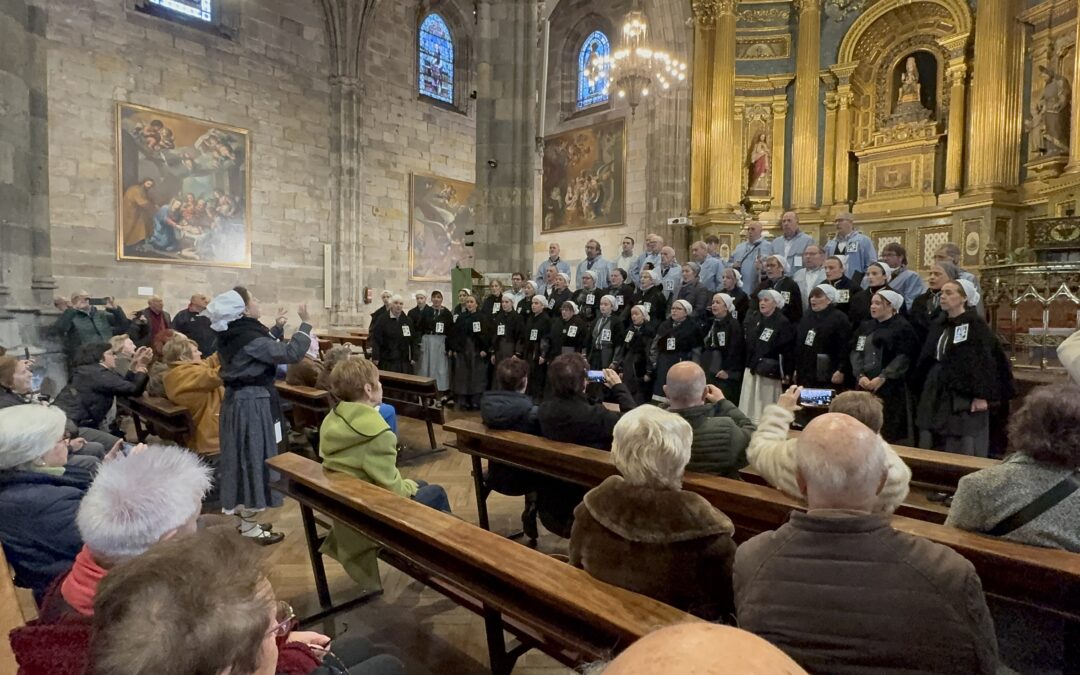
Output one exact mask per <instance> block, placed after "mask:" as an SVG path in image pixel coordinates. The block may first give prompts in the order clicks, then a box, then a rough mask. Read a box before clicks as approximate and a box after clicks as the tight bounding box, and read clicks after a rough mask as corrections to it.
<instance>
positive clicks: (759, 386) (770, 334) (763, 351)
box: [739, 288, 796, 424]
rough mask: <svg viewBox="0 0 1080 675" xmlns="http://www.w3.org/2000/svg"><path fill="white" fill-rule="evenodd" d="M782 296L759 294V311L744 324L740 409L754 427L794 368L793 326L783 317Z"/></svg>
mask: <svg viewBox="0 0 1080 675" xmlns="http://www.w3.org/2000/svg"><path fill="white" fill-rule="evenodd" d="M784 302H785V301H784V296H783V295H781V294H780V292H779V291H777V290H774V289H771V288H770V289H766V290H763V291H761V293H760V294H759V298H758V311H757V312H753V313H751V315H750V316H749V317H747V319H746V321H745V322H743V328H744V329H745V330H746V355H747V358H746V370H745V371H743V385H742V391H741V392H740V393H739V409H740V410H742V411H743V412H744V413H746V416H747V417H749V418H750V419H752V420H754V423H755V424H757V422H758V420H759V419H761V413H762V411H763V410H764V409H765V406H767V405H769V404H770V403H772V402H773V401H775V400H776V399H777V398H779V396H780V392H782V391H783V389H784V384H785V382H786V381H789V380H790V379H791V376H792V372H793V370H794V368H795V338H796V333H795V326H793V325H791V322H790V321H788V320H787V317H785V316H784V314H783V309H784Z"/></svg>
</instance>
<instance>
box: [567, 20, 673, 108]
mask: <svg viewBox="0 0 1080 675" xmlns="http://www.w3.org/2000/svg"><path fill="white" fill-rule="evenodd" d="M648 38H649V24H648V21H647V20H646V19H645V12H643V11H642V10H640V9H638V8H636V7H635V8H634V9H632V10H630V12H629V13H627V15H626V19H625V20H624V21H623V26H622V44H620V45H619V47H618V49H616V50H615V51H613V52H612V53H611V55H610V56H601V55H599V54H597V55H596V56H594V57H593V59H592V61H591V62H590V63H589V64H588V66H587V67H586V69H585V77H586V78H587V79H588V81H589V84H590V85H591V86H594V87H595V86H596V84H597V83H598V82H606V83H607V88H605V89H604V93H605V94H608V93H609V91H610V89H611V88H614V90H615V92H616V94H617V95H618V97H619V98H620V99H626V101H627V102H628V103H629V104H630V114H631V115H633V114H634V113H635V111H636V110H637V107H638V105H639V104H640V103H641V101H642V99H644V98H647V97H648V96H650V95H651V94H652V95H655V94H663V93H665V92H667V91H669V90H670V89H671V88H672V87H673V86H678V85H680V84H681V83H682V82H685V81H686V64H685V63H683V62H682V61H680V60H678V59H676V58H674V57H673V56H671V55H670V54H668V53H667V52H665V51H662V50H659V49H653V48H652V47H651V46H650V45H649V39H648Z"/></svg>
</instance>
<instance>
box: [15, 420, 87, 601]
mask: <svg viewBox="0 0 1080 675" xmlns="http://www.w3.org/2000/svg"><path fill="white" fill-rule="evenodd" d="M66 421H67V420H66V418H65V417H64V413H63V412H61V411H60V410H59V409H57V408H53V407H47V406H42V405H17V406H11V407H10V408H4V409H3V410H0V544H3V546H4V554H5V555H6V556H7V561H8V563H9V564H10V565H11V567H12V569H14V570H15V584H16V585H18V586H22V587H23V588H29V589H31V590H33V591H34V596H35V597H36V598H39V599H40V597H41V595H42V593H43V592H44V591H45V589H46V588H47V587H48V585H49V584H50V583H51V582H52V580H53V579H55V578H56V576H57V575H59V574H60V573H61V572H63V571H64V570H66V569H67V568H68V567H70V566H71V563H72V561H74V560H75V556H76V555H77V554H78V552H79V549H80V548H82V539H81V538H80V537H79V531H78V529H77V528H76V527H75V514H76V513H77V512H78V509H79V502H81V501H82V498H83V495H85V494H86V490H87V489H88V488H89V487H90V482H91V480H92V479H93V475H92V474H91V473H90V471H89V470H88V469H85V468H83V467H80V466H76V465H68V464H67V461H68V442H67V440H66V438H65V433H64V426H65V423H66Z"/></svg>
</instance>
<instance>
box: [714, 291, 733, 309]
mask: <svg viewBox="0 0 1080 675" xmlns="http://www.w3.org/2000/svg"><path fill="white" fill-rule="evenodd" d="M717 295H719V296H720V300H722V301H723V303H724V304H725V305H727V311H728V314H731V313H732V312H734V311H735V298H733V297H731V296H730V295H728V294H727V293H717Z"/></svg>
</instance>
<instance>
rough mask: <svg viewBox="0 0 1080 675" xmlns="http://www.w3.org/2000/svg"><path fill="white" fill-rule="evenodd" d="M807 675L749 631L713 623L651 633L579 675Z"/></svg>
mask: <svg viewBox="0 0 1080 675" xmlns="http://www.w3.org/2000/svg"><path fill="white" fill-rule="evenodd" d="M656 673H693V675H728V674H729V673H743V674H745V675H806V671H805V670H803V669H802V668H800V667H799V665H798V664H797V663H795V662H794V661H792V660H791V659H790V658H789V657H788V656H787V655H786V654H784V653H783V652H782V651H780V650H779V649H777V648H776V647H774V646H772V645H771V644H769V643H768V642H766V641H765V640H762V639H761V638H759V637H758V636H756V635H754V634H753V633H749V632H747V631H745V630H742V629H739V628H733V627H731V626H724V625H722V624H715V623H705V622H700V623H684V624H677V625H674V626H667V627H666V628H661V629H659V630H656V631H653V632H652V633H649V634H648V635H646V636H645V637H643V638H641V639H640V640H638V641H637V642H635V643H634V644H632V645H630V647H629V648H628V649H627V650H626V651H624V652H623V653H622V654H619V656H617V657H616V658H615V660H613V661H611V662H609V663H600V664H593V665H591V666H587V667H586V668H585V669H584V670H583V671H582V675H655V674H656Z"/></svg>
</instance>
